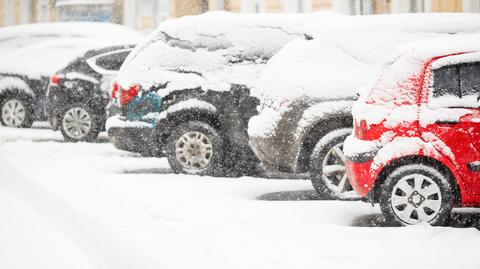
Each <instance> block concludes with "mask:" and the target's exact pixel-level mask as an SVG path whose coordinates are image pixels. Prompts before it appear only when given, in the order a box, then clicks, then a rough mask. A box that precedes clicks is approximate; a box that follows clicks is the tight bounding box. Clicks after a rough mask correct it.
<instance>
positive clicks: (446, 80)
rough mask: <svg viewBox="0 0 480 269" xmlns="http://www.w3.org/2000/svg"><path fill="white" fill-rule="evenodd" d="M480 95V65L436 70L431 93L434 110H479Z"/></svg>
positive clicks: (468, 64) (467, 64) (430, 99)
mask: <svg viewBox="0 0 480 269" xmlns="http://www.w3.org/2000/svg"><path fill="white" fill-rule="evenodd" d="M479 94H480V63H478V62H476V63H466V64H457V65H450V66H446V67H442V68H439V69H435V70H434V71H433V82H432V84H431V87H430V91H429V102H428V103H429V106H430V107H432V108H448V107H452V108H453V107H461V108H477V107H480V104H479V102H478V101H477V99H478V97H479Z"/></svg>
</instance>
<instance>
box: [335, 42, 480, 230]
mask: <svg viewBox="0 0 480 269" xmlns="http://www.w3.org/2000/svg"><path fill="white" fill-rule="evenodd" d="M406 51H407V53H402V54H400V56H398V57H396V58H395V60H393V61H392V62H391V63H390V64H389V65H388V66H387V67H386V68H385V70H384V71H383V73H382V74H381V76H380V77H379V78H378V80H376V82H375V83H374V85H373V86H372V87H371V88H370V90H369V91H368V92H366V93H365V94H364V95H362V98H360V100H359V101H358V102H357V103H356V104H355V106H354V109H353V116H354V120H355V130H354V134H352V135H351V136H349V137H348V138H347V140H346V141H345V144H344V152H345V155H346V160H347V161H346V167H347V171H348V173H349V175H350V181H351V183H352V186H353V187H354V189H355V190H356V191H357V192H358V193H359V194H360V195H361V196H364V197H368V198H369V199H370V200H371V201H372V202H379V203H380V206H381V209H382V212H383V214H384V215H385V217H386V219H387V220H388V221H389V222H390V223H392V224H396V225H410V224H417V223H429V224H432V225H442V224H445V223H446V221H447V220H448V218H449V216H450V212H451V210H452V208H453V207H461V206H479V205H480V198H479V197H480V196H479V194H480V184H479V183H478V182H479V180H480V174H479V173H478V172H479V171H480V161H479V160H480V152H479V151H478V149H479V148H480V147H479V146H480V125H479V122H480V110H479V107H480V104H479V102H478V97H479V95H480V88H479V86H480V35H466V36H453V37H449V38H442V39H433V40H429V41H425V42H421V43H417V44H415V43H414V44H412V45H411V46H410V49H407V50H406Z"/></svg>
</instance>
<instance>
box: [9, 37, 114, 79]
mask: <svg viewBox="0 0 480 269" xmlns="http://www.w3.org/2000/svg"><path fill="white" fill-rule="evenodd" d="M117 42H118V41H117ZM115 43H116V41H115V40H111V39H101V38H61V39H54V40H50V41H45V42H40V43H37V44H34V45H30V46H26V47H23V48H20V49H17V50H14V51H13V52H10V53H8V54H5V55H0V62H1V63H2V64H1V65H0V73H3V74H16V75H25V76H27V77H29V78H31V79H40V78H41V77H42V76H48V77H49V76H51V75H52V74H53V73H54V72H56V71H57V70H59V69H61V68H63V67H65V66H66V65H67V64H68V63H69V62H70V61H72V60H74V59H75V58H77V57H80V56H82V55H83V54H84V53H85V52H86V51H88V50H91V49H97V48H102V47H107V46H112V45H123V43H118V44H115Z"/></svg>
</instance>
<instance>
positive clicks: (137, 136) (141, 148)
mask: <svg viewBox="0 0 480 269" xmlns="http://www.w3.org/2000/svg"><path fill="white" fill-rule="evenodd" d="M107 132H108V136H109V137H110V140H111V142H112V143H113V145H114V146H115V147H116V148H117V149H120V150H125V151H130V152H136V153H140V154H142V155H144V156H155V157H161V156H163V145H162V144H161V141H160V139H157V136H156V132H155V129H154V128H153V126H152V125H151V124H149V123H145V122H141V121H139V122H137V121H128V120H126V119H124V118H122V117H121V116H118V115H116V116H113V117H110V118H109V119H108V120H107Z"/></svg>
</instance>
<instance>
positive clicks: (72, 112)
mask: <svg viewBox="0 0 480 269" xmlns="http://www.w3.org/2000/svg"><path fill="white" fill-rule="evenodd" d="M62 126H63V129H64V131H65V133H66V134H67V135H68V136H69V137H70V138H72V139H77V140H80V139H83V138H84V137H85V136H87V134H88V133H89V132H90V129H91V128H92V118H91V117H90V114H89V113H88V112H87V111H86V110H85V109H83V108H81V107H74V108H70V109H69V110H67V112H65V115H64V116H63V120H62Z"/></svg>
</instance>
